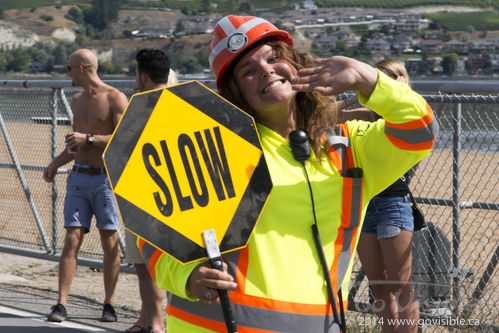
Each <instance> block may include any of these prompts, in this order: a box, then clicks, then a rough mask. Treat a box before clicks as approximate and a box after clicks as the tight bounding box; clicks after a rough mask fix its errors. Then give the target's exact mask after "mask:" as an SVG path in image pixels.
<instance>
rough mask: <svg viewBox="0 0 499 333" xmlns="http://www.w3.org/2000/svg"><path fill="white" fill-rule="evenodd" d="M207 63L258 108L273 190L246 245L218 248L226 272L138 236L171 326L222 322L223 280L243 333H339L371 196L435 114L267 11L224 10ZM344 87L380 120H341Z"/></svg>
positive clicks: (416, 150) (403, 88) (412, 153)
mask: <svg viewBox="0 0 499 333" xmlns="http://www.w3.org/2000/svg"><path fill="white" fill-rule="evenodd" d="M210 65H211V68H212V71H213V73H214V75H215V77H216V84H217V88H218V90H219V91H220V93H221V95H222V96H224V97H226V98H227V99H228V100H229V101H231V102H233V103H234V104H236V105H237V106H239V107H241V108H242V109H243V110H245V111H246V112H248V113H249V114H251V115H252V116H253V117H254V119H255V121H256V123H257V127H258V131H259V134H260V137H261V141H262V147H263V151H264V155H265V159H266V162H267V165H268V168H269V171H270V175H271V178H272V183H273V189H272V192H271V193H270V196H269V198H268V201H267V204H266V206H265V208H264V209H263V211H262V213H261V216H260V219H259V220H258V223H257V224H256V226H255V229H254V230H253V234H252V236H251V238H250V240H249V242H248V245H247V246H246V247H245V248H243V249H241V250H238V251H233V252H230V253H227V254H225V255H223V260H224V262H225V263H226V264H227V272H226V273H224V272H221V271H218V270H216V269H212V268H210V267H209V265H208V264H207V263H206V262H202V263H200V262H194V263H191V264H186V265H182V264H180V263H179V262H177V261H176V260H175V259H173V258H172V257H170V256H169V255H167V254H166V253H163V252H161V251H160V250H157V249H156V248H153V247H152V246H151V245H149V244H148V243H145V242H144V241H139V244H138V245H139V249H140V250H141V253H142V254H143V256H144V257H145V259H146V263H147V265H148V268H149V270H150V272H151V277H153V279H154V280H155V281H156V283H157V284H158V286H159V287H160V288H162V289H166V290H168V291H169V292H170V294H169V297H168V306H167V329H168V332H169V333H175V332H213V331H215V332H224V331H225V324H224V318H223V315H222V311H221V310H220V304H219V301H218V300H216V299H217V296H218V293H217V291H216V290H217V289H224V290H229V296H230V300H231V303H232V311H233V314H234V317H235V321H236V323H237V325H238V332H275V331H278V332H300V333H302V332H338V331H339V330H340V326H339V325H338V324H339V320H338V316H337V312H334V310H332V308H333V307H334V308H335V309H338V308H340V309H341V308H342V307H343V308H346V301H344V302H337V301H339V300H341V299H343V300H346V291H347V285H348V281H349V278H350V272H351V268H352V267H351V266H352V257H353V254H354V253H355V247H356V244H357V241H358V238H359V234H360V232H359V227H360V225H361V224H362V218H363V215H364V213H365V210H366V207H367V204H368V203H369V200H370V199H371V198H373V197H374V196H375V195H376V194H377V193H379V192H381V191H382V190H383V189H384V188H386V187H387V186H388V185H390V184H391V183H393V182H394V181H395V180H396V179H397V178H399V177H400V176H401V175H403V174H404V173H405V172H406V171H407V170H409V169H410V168H411V167H412V166H413V165H415V164H416V163H417V162H418V161H419V160H421V159H422V158H423V157H424V156H426V155H427V154H428V153H429V152H430V149H431V147H432V145H433V142H434V140H435V138H436V135H437V132H438V125H437V123H436V120H435V119H434V117H433V112H432V110H431V108H430V107H429V106H428V104H427V103H426V102H425V100H424V99H423V98H422V97H421V96H419V95H418V94H417V93H415V92H414V91H412V90H411V89H410V88H409V87H408V86H407V85H405V84H402V83H399V82H396V81H395V80H392V79H391V78H389V77H387V76H386V75H385V74H383V73H381V72H379V71H378V70H376V69H374V68H373V67H371V66H369V65H367V64H365V63H362V62H359V61H357V60H354V59H351V58H346V57H332V58H330V59H316V60H315V61H312V60H311V58H310V57H306V56H304V55H301V54H299V53H298V52H297V51H295V49H294V48H293V39H292V38H291V36H290V35H289V34H288V33H287V32H286V31H283V30H279V29H277V28H276V27H275V26H274V25H272V24H271V23H269V22H268V21H266V20H263V19H261V18H256V17H249V16H247V17H241V16H232V15H231V16H227V17H225V18H223V19H222V20H220V21H219V22H218V23H217V25H216V26H215V29H214V33H213V38H212V43H211V47H210ZM349 89H356V90H357V91H358V94H359V101H360V103H361V104H362V105H364V106H366V107H368V108H369V109H371V110H374V111H376V112H377V113H378V114H380V115H381V116H382V117H383V118H384V120H381V121H378V122H376V123H368V122H362V121H352V122H348V123H346V124H344V125H339V126H335V125H336V110H335V103H334V99H332V97H330V96H333V95H336V94H339V93H342V92H344V91H347V90H349ZM328 96H329V97H328ZM297 129H300V130H303V131H305V132H307V133H308V137H309V140H308V141H309V143H310V146H311V147H312V149H311V152H310V156H309V157H308V158H307V159H306V160H305V161H304V163H303V164H302V162H301V161H298V160H297V159H295V156H294V155H293V151H292V149H291V146H290V144H289V142H288V136H289V134H290V133H291V132H292V131H294V130H297ZM305 171H306V172H305ZM307 175H308V176H307ZM307 177H308V179H309V181H307ZM312 198H313V200H312ZM311 226H315V228H316V230H318V234H319V235H320V238H321V240H322V246H319V247H317V246H316V244H317V243H316V239H315V238H314V236H317V235H314V234H313V232H312V230H311ZM322 251H323V253H324V255H325V265H326V266H327V267H326V270H325V271H326V272H324V271H323V266H322V265H321V258H320V252H322ZM327 273H329V275H330V277H331V283H330V284H329V285H328V284H327V283H325V279H326V278H325V276H326V275H327ZM329 286H331V287H330V288H329ZM342 286H343V288H341V287H342ZM328 288H329V289H328ZM340 288H341V290H342V291H343V293H341V292H339V291H340ZM331 291H332V292H331ZM342 294H343V295H342ZM331 300H332V303H330V301H331ZM332 305H334V306H332Z"/></svg>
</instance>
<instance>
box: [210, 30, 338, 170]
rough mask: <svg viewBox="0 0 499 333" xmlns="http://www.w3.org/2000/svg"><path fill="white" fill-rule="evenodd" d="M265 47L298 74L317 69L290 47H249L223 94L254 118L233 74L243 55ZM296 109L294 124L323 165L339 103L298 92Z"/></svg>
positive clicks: (278, 44)
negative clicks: (326, 140)
mask: <svg viewBox="0 0 499 333" xmlns="http://www.w3.org/2000/svg"><path fill="white" fill-rule="evenodd" d="M263 44H267V45H269V46H270V47H272V50H273V51H274V52H275V55H277V56H278V57H279V58H281V59H284V60H285V61H287V62H289V63H290V64H291V65H292V66H294V67H295V68H296V69H297V70H299V69H302V68H305V67H313V66H316V65H315V63H314V62H313V60H312V57H311V56H310V55H308V54H305V53H299V52H298V51H296V50H295V49H294V48H293V47H291V46H289V45H288V44H287V43H285V42H282V41H279V40H276V39H273V38H269V39H264V40H262V41H259V42H257V43H255V44H254V45H252V46H251V47H249V48H248V49H247V50H246V51H245V52H244V53H242V54H241V55H239V56H238V57H237V58H236V59H234V61H232V63H231V64H230V66H229V67H228V68H227V70H226V71H225V74H224V80H226V82H228V84H227V86H226V87H225V88H222V89H221V90H220V94H221V95H222V96H223V97H224V98H226V99H227V100H229V101H230V102H231V103H233V104H234V105H236V106H238V107H239V108H241V109H243V110H244V111H245V112H247V113H248V114H249V115H251V116H254V114H255V113H254V111H253V110H252V109H251V107H250V106H249V105H248V103H247V102H246V101H245V100H244V98H243V96H242V94H241V91H240V89H239V87H238V86H237V85H236V83H235V81H234V77H233V73H234V67H235V65H236V64H237V62H238V61H239V60H240V59H241V57H242V56H243V55H244V54H246V53H248V52H249V51H250V50H252V49H254V48H256V47H258V46H260V45H263ZM296 105H297V108H296V109H297V110H296V114H295V116H296V119H295V120H296V124H297V127H298V129H301V130H304V131H305V132H307V133H308V136H309V140H310V142H311V145H312V149H313V150H314V153H315V156H316V157H317V160H318V161H319V162H321V157H322V154H321V148H322V142H323V139H322V137H323V134H324V132H325V131H326V130H327V129H330V128H333V127H334V126H335V125H336V122H337V112H336V100H335V99H334V97H326V96H323V95H321V94H320V93H318V92H315V91H313V92H309V91H299V92H298V93H297V94H296Z"/></svg>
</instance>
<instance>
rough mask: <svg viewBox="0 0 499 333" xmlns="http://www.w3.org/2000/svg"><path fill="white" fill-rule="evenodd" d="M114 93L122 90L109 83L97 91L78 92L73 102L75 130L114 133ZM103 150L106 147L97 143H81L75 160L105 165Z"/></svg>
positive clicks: (98, 133) (91, 132)
mask: <svg viewBox="0 0 499 333" xmlns="http://www.w3.org/2000/svg"><path fill="white" fill-rule="evenodd" d="M113 94H120V92H119V91H118V90H117V89H115V88H113V87H110V86H108V85H103V86H102V89H100V90H99V91H98V92H96V93H88V92H87V91H84V92H82V93H78V94H76V95H75V96H74V97H73V100H72V103H71V108H72V111H73V128H74V131H75V132H80V133H88V134H94V135H110V134H112V133H113V131H114V128H115V126H116V124H115V123H114V120H113V119H114V117H113V115H114V113H113V111H115V110H113V106H112V100H113V98H112V97H113V96H112V95H113ZM115 107H116V106H115ZM103 152H104V148H102V147H98V146H96V145H95V144H92V145H89V144H86V145H80V146H79V147H78V152H77V154H76V156H75V162H76V163H80V164H85V165H93V166H97V165H103V160H102V153H103Z"/></svg>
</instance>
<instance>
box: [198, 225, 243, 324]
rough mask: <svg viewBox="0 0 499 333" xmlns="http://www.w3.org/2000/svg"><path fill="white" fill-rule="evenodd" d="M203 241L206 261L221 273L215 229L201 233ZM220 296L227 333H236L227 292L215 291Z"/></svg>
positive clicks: (220, 260)
mask: <svg viewBox="0 0 499 333" xmlns="http://www.w3.org/2000/svg"><path fill="white" fill-rule="evenodd" d="M203 239H204V243H205V246H206V252H207V253H208V259H209V261H210V265H211V267H212V268H216V269H218V270H220V271H222V272H223V267H222V255H221V254H220V248H219V247H218V241H217V235H216V234H215V229H210V230H205V231H203ZM217 291H218V295H219V296H220V305H221V306H222V312H223V314H224V319H225V326H226V327H227V332H228V333H237V325H236V321H235V320H234V316H233V315H232V307H231V305H230V298H229V292H228V291H227V290H217Z"/></svg>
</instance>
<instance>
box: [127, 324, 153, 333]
mask: <svg viewBox="0 0 499 333" xmlns="http://www.w3.org/2000/svg"><path fill="white" fill-rule="evenodd" d="M123 333H151V326H147V327H143V326H139V325H133V326H132V327H130V328H127V329H126V331H124V332H123Z"/></svg>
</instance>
